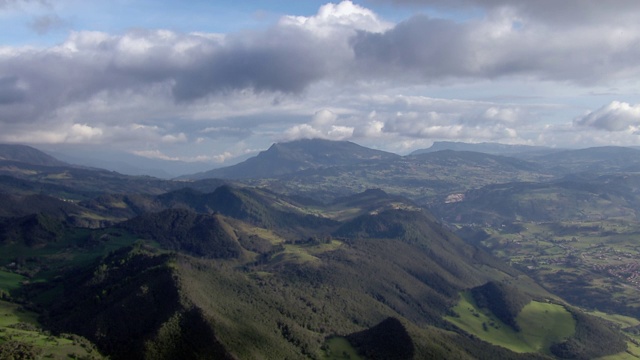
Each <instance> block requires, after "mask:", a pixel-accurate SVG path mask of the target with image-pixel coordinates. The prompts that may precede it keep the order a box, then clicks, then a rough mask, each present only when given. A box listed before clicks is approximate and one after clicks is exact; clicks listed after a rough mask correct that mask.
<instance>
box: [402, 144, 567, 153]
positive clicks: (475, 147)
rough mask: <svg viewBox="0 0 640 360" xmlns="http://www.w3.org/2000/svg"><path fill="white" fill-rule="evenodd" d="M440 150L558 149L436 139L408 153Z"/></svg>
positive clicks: (516, 150)
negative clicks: (431, 143) (430, 143)
mask: <svg viewBox="0 0 640 360" xmlns="http://www.w3.org/2000/svg"><path fill="white" fill-rule="evenodd" d="M442 150H455V151H473V152H480V153H485V154H493V155H511V156H514V155H530V154H532V153H534V154H538V155H539V154H545V153H551V152H556V151H558V149H553V148H550V147H545V146H530V145H508V144H500V143H487V142H485V143H474V144H471V143H462V142H453V141H436V142H434V143H433V145H431V147H429V148H427V149H419V150H415V151H414V152H412V153H411V154H409V155H420V154H426V153H431V152H436V151H442Z"/></svg>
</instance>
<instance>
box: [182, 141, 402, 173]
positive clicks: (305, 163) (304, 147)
mask: <svg viewBox="0 0 640 360" xmlns="http://www.w3.org/2000/svg"><path fill="white" fill-rule="evenodd" d="M397 158H400V156H399V155H396V154H393V153H389V152H385V151H380V150H373V149H369V148H366V147H363V146H360V145H357V144H354V143H352V142H348V141H330V140H322V139H304V140H298V141H292V142H285V143H277V144H273V145H272V146H271V147H270V148H269V149H268V150H265V151H262V152H260V153H259V154H258V155H257V156H255V157H252V158H250V159H248V160H246V161H244V162H241V163H239V164H237V165H233V166H229V167H224V168H220V169H214V170H210V171H207V172H204V173H199V174H194V175H188V176H184V177H181V178H189V179H207V178H220V179H247V178H264V177H274V176H280V175H285V174H290V173H294V172H297V171H302V170H308V169H318V168H326V167H333V166H342V165H354V164H357V163H360V162H364V161H369V160H371V161H374V160H390V159H397Z"/></svg>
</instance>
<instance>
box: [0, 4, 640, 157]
mask: <svg viewBox="0 0 640 360" xmlns="http://www.w3.org/2000/svg"><path fill="white" fill-rule="evenodd" d="M21 3H23V1H17V0H14V1H6V0H5V1H0V8H3V7H9V6H14V5H16V4H21ZM396 3H402V4H412V5H413V6H419V7H418V8H419V9H433V8H435V9H440V10H441V11H449V12H451V13H456V12H457V11H460V10H461V9H466V10H469V9H471V10H473V9H476V10H474V11H479V12H478V13H475V12H474V14H475V15H474V16H471V17H465V18H461V19H456V18H454V17H451V16H449V17H437V16H434V15H429V12H428V11H425V12H423V13H421V14H416V15H414V16H411V17H409V18H407V19H405V20H404V21H401V22H398V23H392V22H389V21H387V20H384V18H383V17H382V16H380V15H378V14H376V13H375V12H374V11H372V10H370V9H368V8H365V7H363V6H361V5H357V4H354V3H352V2H350V1H343V2H341V3H338V4H331V3H330V4H326V5H324V6H322V7H320V8H319V10H318V12H317V13H316V14H315V15H313V16H296V15H290V16H283V17H281V18H280V20H279V21H277V22H276V23H274V24H272V25H271V26H269V27H268V28H266V29H258V30H255V29H254V30H247V31H243V32H236V33H228V34H218V33H197V32H194V33H180V32H176V31H170V30H163V29H136V30H130V31H127V32H125V33H121V34H109V33H104V32H91V31H82V30H80V31H74V32H71V33H70V34H69V36H68V38H67V39H66V41H64V42H63V43H61V44H59V45H56V46H51V47H33V46H22V47H18V46H2V47H0V141H4V142H29V143H34V144H37V143H76V144H82V143H86V144H113V143H120V144H124V145H123V146H125V148H128V149H129V150H130V151H132V152H136V153H138V154H141V155H145V156H150V157H156V158H167V159H178V158H184V159H187V158H189V159H196V158H199V159H205V158H207V159H211V158H214V157H216V156H217V159H220V158H222V159H228V158H229V157H232V156H233V155H234V154H242V153H244V152H245V151H246V150H247V148H249V147H251V148H254V149H255V148H260V147H261V146H264V144H262V143H260V144H259V145H255V144H258V143H259V141H258V139H261V141H262V142H263V143H266V142H271V141H277V140H290V139H296V138H303V137H323V138H329V139H336V140H345V139H354V140H358V141H360V142H362V143H365V144H367V142H370V143H379V141H378V140H376V139H380V138H384V139H385V143H384V144H385V146H386V147H387V148H388V149H389V150H403V149H405V150H410V148H411V147H415V146H422V145H428V144H429V143H430V142H432V141H433V140H438V139H448V140H461V141H503V142H514V143H515V142H519V143H533V142H537V143H541V142H554V141H557V142H559V143H562V142H563V141H561V140H559V139H560V138H561V136H563V135H561V134H565V136H566V133H567V131H563V129H565V128H566V127H567V126H569V127H570V128H572V129H573V130H574V131H580V132H582V135H585V136H586V134H587V133H589V134H591V132H595V133H594V134H596V137H597V134H598V133H597V132H598V131H606V132H622V131H626V130H628V129H630V128H635V127H637V126H638V112H639V110H638V107H637V106H632V105H629V104H628V103H625V102H621V101H620V100H621V99H613V100H612V99H607V100H609V101H608V102H609V104H608V105H605V106H604V107H601V106H602V102H600V103H596V104H593V105H581V109H579V110H580V111H584V110H585V107H587V108H589V109H593V108H598V107H601V108H599V109H598V110H595V111H593V110H592V111H591V112H590V113H588V114H587V115H585V116H583V117H580V118H577V119H576V120H574V121H573V122H571V119H573V118H576V116H575V113H574V114H573V115H568V112H569V111H576V112H577V111H578V109H575V107H574V105H570V104H566V105H564V104H558V103H557V101H556V100H551V99H550V98H549V97H547V98H545V97H544V96H545V95H544V94H543V95H540V96H541V97H540V99H539V101H531V100H522V101H513V100H507V99H483V98H482V97H481V96H479V95H478V94H481V91H480V90H478V89H479V88H480V87H481V86H487V87H492V88H493V89H494V90H493V92H494V93H495V92H500V91H496V90H495V89H498V88H499V87H500V86H504V89H505V90H503V91H502V93H508V92H510V91H511V89H510V88H509V86H511V87H512V88H516V89H517V91H519V92H520V93H518V94H516V95H518V96H523V97H524V96H529V95H531V94H530V92H531V90H530V88H535V89H547V88H553V87H554V86H557V87H561V88H563V89H568V91H575V92H576V93H580V92H582V93H584V92H586V91H587V90H590V89H594V88H598V89H600V88H602V87H617V86H624V85H625V84H628V83H630V82H631V83H633V81H634V80H637V79H638V76H639V75H640V63H638V61H637V59H638V58H640V24H638V23H637V21H635V19H637V16H638V15H639V14H640V3H638V2H637V1H631V0H629V1H625V0H616V1H613V2H607V4H606V5H605V3H604V2H598V1H583V0H567V1H564V2H563V5H562V6H560V5H558V3H557V2H556V1H551V0H541V1H525V0H522V1H506V0H454V1H440V0H415V1H411V0H406V1H396ZM614 3H615V4H614ZM597 14H600V15H599V16H596V15H597ZM614 17H615V18H616V21H611V20H610V19H613V18H614ZM561 18H564V19H565V21H561ZM65 24H66V23H65V20H64V19H62V18H60V17H57V16H50V17H41V18H40V20H39V21H34V22H33V23H32V24H31V26H32V27H34V28H35V29H36V30H37V31H41V32H43V33H45V32H47V31H48V30H49V29H50V28H51V27H59V26H65ZM443 88H445V89H446V88H449V89H454V90H455V89H458V90H459V91H457V96H460V95H462V94H464V92H465V91H468V89H469V88H473V92H472V96H471V97H466V98H464V99H463V98H460V99H458V100H456V95H455V94H454V95H451V94H445V95H443V96H441V97H437V96H435V97H434V96H431V95H429V94H430V93H438V92H442V93H446V91H442V89H443ZM614 100H615V101H614ZM574 102H575V101H574ZM554 106H555V107H556V108H558V109H559V110H560V112H559V113H561V114H563V116H566V117H565V118H564V119H562V118H559V117H558V116H556V117H554V116H553V115H550V114H551V112H552V111H553V110H551V109H552V108H553V107H554ZM563 112H564V113H563ZM554 131H555V133H553V132H554ZM551 133H553V134H551ZM591 135H593V134H591ZM625 136H626V135H625ZM633 136H635V135H633ZM633 136H631V135H629V136H628V137H625V138H621V139H619V142H633V141H635V138H634V137H633ZM238 140H241V141H246V142H242V144H244V145H243V146H244V147H243V148H240V147H238V146H237V145H234V146H236V147H235V148H233V149H230V145H229V144H238V143H239V141H238ZM574 140H575V141H576V145H578V144H579V141H581V140H577V138H574ZM610 140H611V139H607V140H606V141H610ZM582 141H583V142H585V143H586V141H584V140H582ZM603 141H605V140H603ZM141 144H142V145H141ZM194 144H195V145H198V146H200V147H201V149H204V148H205V146H208V147H215V146H217V148H215V149H214V150H213V151H210V152H209V153H207V154H193V153H186V151H187V150H185V149H186V146H193V145H194ZM546 145H557V144H553V143H546ZM181 146H182V147H183V148H181ZM163 149H164V151H161V150H163ZM198 151H204V150H198ZM166 152H173V154H172V155H165V153H166ZM211 152H213V154H212V153H211ZM200 155H202V157H199V156H200Z"/></svg>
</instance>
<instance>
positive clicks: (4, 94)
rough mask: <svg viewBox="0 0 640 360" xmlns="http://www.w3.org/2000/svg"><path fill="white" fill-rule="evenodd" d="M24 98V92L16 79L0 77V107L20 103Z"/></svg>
mask: <svg viewBox="0 0 640 360" xmlns="http://www.w3.org/2000/svg"><path fill="white" fill-rule="evenodd" d="M25 98H26V94H25V91H24V89H22V88H21V87H20V84H19V82H18V78H16V77H13V76H8V77H0V105H9V104H16V103H21V102H23V101H24V100H25Z"/></svg>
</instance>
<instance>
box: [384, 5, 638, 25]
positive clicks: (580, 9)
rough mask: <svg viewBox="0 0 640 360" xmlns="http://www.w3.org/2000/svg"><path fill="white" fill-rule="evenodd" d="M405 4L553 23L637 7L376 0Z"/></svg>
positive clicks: (601, 17)
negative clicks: (509, 13)
mask: <svg viewBox="0 0 640 360" xmlns="http://www.w3.org/2000/svg"><path fill="white" fill-rule="evenodd" d="M376 1H378V2H393V3H396V4H405V5H420V6H430V7H435V8H440V9H449V10H461V9H467V10H468V9H469V7H472V8H473V7H475V8H477V9H483V10H486V11H494V10H496V9H505V8H508V9H513V10H515V11H516V12H517V14H519V15H520V16H522V17H524V18H529V19H535V20H538V21H544V22H548V23H554V24H555V25H566V24H575V23H580V22H585V21H588V22H595V23H600V22H604V21H609V20H611V19H612V18H615V19H618V20H620V19H622V18H626V19H629V20H631V19H632V18H633V17H635V16H634V15H633V14H634V13H635V12H637V11H639V10H640V2H639V1H636V0H608V1H602V0H560V1H559V0H376Z"/></svg>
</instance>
